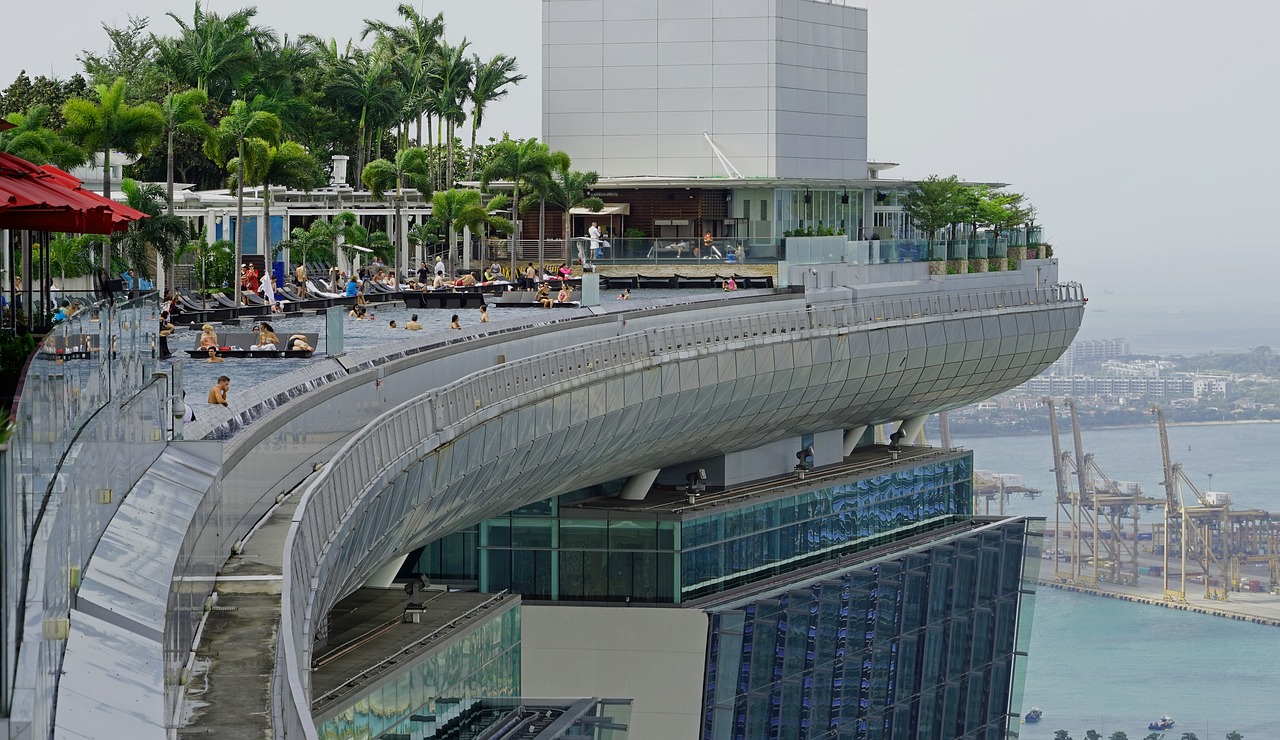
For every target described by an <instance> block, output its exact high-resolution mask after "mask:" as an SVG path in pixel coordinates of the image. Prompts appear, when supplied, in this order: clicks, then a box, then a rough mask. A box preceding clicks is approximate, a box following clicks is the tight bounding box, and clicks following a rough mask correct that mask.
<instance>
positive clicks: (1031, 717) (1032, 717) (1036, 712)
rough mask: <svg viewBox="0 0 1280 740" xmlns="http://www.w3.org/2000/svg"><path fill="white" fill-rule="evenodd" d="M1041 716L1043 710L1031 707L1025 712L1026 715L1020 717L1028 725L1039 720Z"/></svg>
mask: <svg viewBox="0 0 1280 740" xmlns="http://www.w3.org/2000/svg"><path fill="white" fill-rule="evenodd" d="M1043 716H1044V712H1042V711H1040V707H1032V708H1031V711H1030V712H1027V716H1025V717H1023V718H1022V721H1023V722H1026V723H1027V724H1029V725H1033V724H1035V723H1037V722H1039V721H1040V718H1041V717H1043Z"/></svg>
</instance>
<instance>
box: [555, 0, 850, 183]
mask: <svg viewBox="0 0 1280 740" xmlns="http://www.w3.org/2000/svg"><path fill="white" fill-rule="evenodd" d="M866 28H867V14H866V11H865V10H862V9H859V8H852V7H846V6H843V5H833V4H830V3H827V2H817V1H815V0H627V2H618V1H617V0H609V1H606V0H544V3H543V25H542V30H543V51H542V65H543V108H542V109H543V122H542V135H543V139H544V140H545V141H546V142H547V143H548V144H550V145H551V147H552V149H562V150H564V151H565V152H567V153H568V154H569V156H570V157H571V158H572V159H573V162H574V166H575V167H576V168H577V169H582V170H595V171H597V172H599V173H600V174H601V175H603V176H606V177H609V176H628V175H662V176H672V177H683V176H711V175H725V174H727V172H726V169H725V167H724V166H723V165H722V164H721V163H720V162H719V160H718V158H717V157H716V155H715V152H714V151H713V150H712V148H711V145H710V144H708V143H707V141H706V139H705V138H704V137H703V132H707V133H709V134H710V135H711V137H712V139H713V140H714V141H715V143H716V145H717V146H718V147H720V149H721V151H722V152H723V153H724V155H725V156H726V157H727V158H728V159H729V160H730V161H731V162H732V163H733V165H734V166H735V167H736V168H737V169H738V170H739V171H741V173H742V174H743V175H746V176H748V177H813V178H845V179H849V178H862V177H865V176H866V158H867V155H866V148H867V147H866V139H867V102H866V100H867V31H866Z"/></svg>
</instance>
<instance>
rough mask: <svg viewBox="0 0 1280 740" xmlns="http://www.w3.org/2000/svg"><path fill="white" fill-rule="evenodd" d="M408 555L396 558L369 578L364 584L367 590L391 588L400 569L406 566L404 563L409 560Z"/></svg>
mask: <svg viewBox="0 0 1280 740" xmlns="http://www.w3.org/2000/svg"><path fill="white" fill-rule="evenodd" d="M408 557H409V556H408V555H400V556H399V557H394V558H392V559H391V561H390V562H389V563H387V564H386V565H384V566H382V567H381V568H379V569H378V571H377V572H376V573H374V574H373V575H371V576H369V580H367V581H365V582H364V585H365V586H366V587H367V588H390V587H391V584H392V583H394V582H395V580H396V574H397V573H399V572H400V568H401V567H402V566H403V565H404V561H405V560H406V559H408Z"/></svg>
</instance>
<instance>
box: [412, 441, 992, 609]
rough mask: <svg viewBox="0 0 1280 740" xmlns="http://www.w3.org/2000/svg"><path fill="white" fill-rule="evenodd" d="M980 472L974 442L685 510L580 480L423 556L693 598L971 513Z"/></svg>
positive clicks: (626, 593) (545, 589) (461, 574)
mask: <svg viewBox="0 0 1280 740" xmlns="http://www.w3.org/2000/svg"><path fill="white" fill-rule="evenodd" d="M972 480H973V458H972V455H971V454H969V453H967V452H964V453H956V454H955V455H952V456H947V457H942V458H934V459H932V460H931V461H929V462H927V463H924V464H919V465H914V466H913V465H907V464H904V465H902V466H899V467H895V468H890V469H882V470H881V471H880V472H870V473H864V474H862V475H860V476H851V477H850V478H848V479H846V480H843V481H841V482H838V483H835V484H829V485H826V486H823V487H816V488H813V489H811V490H801V491H797V492H787V493H785V494H778V495H775V496H772V497H766V498H763V499H760V498H756V499H752V500H750V501H749V502H746V503H743V504H739V505H733V504H725V505H722V506H717V507H714V508H699V509H697V510H692V511H687V512H684V513H679V514H677V513H660V512H653V511H636V510H632V509H626V508H601V507H594V508H578V507H574V506H573V505H572V504H574V503H575V502H577V501H580V500H582V499H583V498H584V497H587V496H589V495H608V494H609V493H616V491H606V492H603V493H602V492H601V491H591V492H574V493H570V494H565V495H564V496H560V497H558V498H554V499H548V500H546V501H542V502H539V503H536V504H531V505H529V506H525V507H521V508H520V509H516V510H514V511H511V512H509V513H507V514H505V515H503V516H501V517H497V518H494V519H489V520H487V521H485V522H483V523H481V524H480V525H479V526H478V527H475V528H472V529H468V530H465V531H462V532H459V533H456V534H454V535H450V536H449V537H446V538H444V539H442V540H439V541H437V542H435V543H432V544H431V545H428V546H427V547H426V548H424V550H423V551H422V554H421V556H420V557H419V558H417V560H416V561H414V560H412V559H411V562H414V563H415V566H416V570H415V572H425V573H426V574H427V575H429V576H430V577H431V578H434V579H449V580H463V581H470V580H474V581H476V582H477V583H478V585H479V588H480V590H481V591H483V592H486V593H496V592H498V591H501V590H504V589H506V590H509V591H511V592H513V593H518V594H520V595H521V596H523V597H524V598H525V599H535V600H549V601H577V602H632V603H655V604H662V603H684V602H688V601H690V600H693V599H697V598H700V597H703V596H708V595H711V594H716V593H720V592H722V591H725V590H727V589H730V588H736V587H738V586H742V585H745V584H750V583H753V582H755V581H758V580H761V579H765V578H770V577H773V576H776V575H779V574H783V573H787V572H790V571H793V570H795V569H797V568H800V567H804V566H807V565H811V564H814V563H820V562H823V561H825V560H829V559H832V558H835V557H837V556H839V555H843V554H846V553H849V552H856V551H860V550H865V549H869V548H872V547H877V546H879V545H882V544H885V543H888V542H894V541H897V540H900V539H903V538H906V537H911V536H914V535H916V534H920V533H922V532H927V531H930V530H933V529H937V528H939V527H943V526H946V525H948V524H951V523H953V522H954V521H956V520H957V519H959V518H967V517H968V516H970V515H971V514H972V507H973V503H972V502H973V486H972Z"/></svg>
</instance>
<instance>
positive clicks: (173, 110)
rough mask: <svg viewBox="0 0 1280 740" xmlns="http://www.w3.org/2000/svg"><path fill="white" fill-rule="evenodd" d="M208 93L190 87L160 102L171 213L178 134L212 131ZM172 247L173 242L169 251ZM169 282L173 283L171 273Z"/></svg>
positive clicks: (170, 211)
mask: <svg viewBox="0 0 1280 740" xmlns="http://www.w3.org/2000/svg"><path fill="white" fill-rule="evenodd" d="M208 102H209V96H208V95H205V93H204V92H203V91H201V90H196V89H190V90H182V91H180V92H171V93H169V94H168V95H166V96H164V100H163V101H161V102H160V115H161V116H162V117H163V118H164V138H165V147H166V151H165V168H164V172H165V196H166V200H167V201H168V204H169V208H168V210H167V211H166V212H167V213H168V215H170V216H172V215H173V179H174V178H173V162H174V140H175V139H176V138H177V136H178V134H191V135H194V136H198V137H200V138H202V139H203V138H204V137H205V135H207V134H208V133H209V124H207V123H205V120H204V106H205V105H206V104H207V103H208ZM172 249H173V247H172V245H170V250H171V251H172ZM166 284H168V285H173V275H172V272H170V273H169V279H168V280H166Z"/></svg>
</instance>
